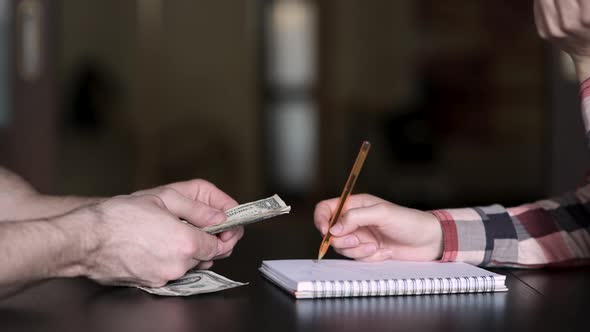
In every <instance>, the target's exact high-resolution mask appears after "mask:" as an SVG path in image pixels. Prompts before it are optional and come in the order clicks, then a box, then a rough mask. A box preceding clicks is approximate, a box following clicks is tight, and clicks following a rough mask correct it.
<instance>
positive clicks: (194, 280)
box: [138, 195, 291, 296]
mask: <svg viewBox="0 0 590 332" xmlns="http://www.w3.org/2000/svg"><path fill="white" fill-rule="evenodd" d="M290 211H291V207H290V206H288V205H286V204H285V202H284V201H283V200H282V199H281V198H280V197H279V196H278V195H274V196H272V197H268V198H265V199H261V200H259V201H255V202H250V203H246V204H242V205H239V206H236V207H235V208H233V209H230V210H227V211H226V212H225V214H227V220H226V221H224V222H222V223H220V224H217V225H212V226H208V227H205V228H203V231H205V232H207V233H209V234H217V233H221V232H224V231H227V230H230V229H232V228H236V227H240V226H243V225H247V224H251V223H254V222H258V221H261V220H264V219H269V218H272V217H276V216H278V215H281V214H285V213H289V212H290ZM244 285H247V284H246V283H241V282H237V281H233V280H230V279H228V278H225V277H223V276H220V275H219V274H217V273H215V272H212V271H208V270H191V271H188V272H187V273H186V274H185V275H184V276H182V277H181V278H180V279H177V280H173V281H170V282H169V283H167V284H166V285H164V286H163V287H159V288H149V287H138V288H139V289H142V290H144V291H146V292H148V293H150V294H155V295H161V296H189V295H195V294H202V293H212V292H218V291H221V290H224V289H229V288H234V287H239V286H244Z"/></svg>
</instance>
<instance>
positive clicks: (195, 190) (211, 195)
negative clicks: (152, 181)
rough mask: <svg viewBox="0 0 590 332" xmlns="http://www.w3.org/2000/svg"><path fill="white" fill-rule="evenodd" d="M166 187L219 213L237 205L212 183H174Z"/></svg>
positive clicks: (198, 181)
mask: <svg viewBox="0 0 590 332" xmlns="http://www.w3.org/2000/svg"><path fill="white" fill-rule="evenodd" d="M166 187H169V188H173V189H175V190H178V191H179V192H181V193H182V194H183V195H185V196H186V197H189V198H192V199H193V200H195V201H199V202H202V203H205V204H207V205H209V206H211V207H213V208H216V209H218V210H221V211H227V210H229V209H231V208H233V207H235V206H237V205H238V202H236V201H235V200H234V199H233V198H231V197H230V196H229V195H228V194H226V193H225V192H223V191H222V190H221V189H219V188H217V186H215V185H214V184H213V183H211V182H208V181H205V180H201V179H198V180H191V181H183V182H176V183H171V184H169V185H167V186H166Z"/></svg>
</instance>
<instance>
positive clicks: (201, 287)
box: [137, 270, 247, 296]
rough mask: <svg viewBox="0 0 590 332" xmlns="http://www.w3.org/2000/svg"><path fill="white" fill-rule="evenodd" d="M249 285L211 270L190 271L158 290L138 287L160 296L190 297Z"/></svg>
mask: <svg viewBox="0 0 590 332" xmlns="http://www.w3.org/2000/svg"><path fill="white" fill-rule="evenodd" d="M244 285H247V283H242V282H237V281H233V280H230V279H228V278H226V277H224V276H220V275H219V274H217V273H215V272H213V271H209V270H190V271H188V272H187V273H186V274H185V275H184V276H182V277H181V278H180V279H177V280H172V281H170V282H169V283H167V284H166V285H164V286H162V287H158V288H150V287H137V288H139V289H141V290H143V291H146V292H148V293H150V294H154V295H160V296H190V295H196V294H204V293H213V292H219V291H222V290H225V289H230V288H234V287H239V286H244Z"/></svg>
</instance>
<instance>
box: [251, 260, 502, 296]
mask: <svg viewBox="0 0 590 332" xmlns="http://www.w3.org/2000/svg"><path fill="white" fill-rule="evenodd" d="M260 271H261V272H262V274H263V275H264V276H265V277H266V278H268V279H269V280H270V281H272V282H273V283H275V284H276V285H278V286H279V287H281V288H283V289H284V290H286V291H287V292H289V293H291V294H292V295H293V296H295V297H296V298H298V299H308V298H322V297H349V296H389V295H424V294H452V293H478V292H501V291H507V290H508V288H506V285H505V281H506V277H505V276H503V275H500V274H497V273H492V272H489V271H486V270H484V269H482V268H479V267H476V266H473V265H469V264H465V263H438V262H402V261H384V262H378V263H363V262H357V261H352V260H339V259H335V260H332V259H324V260H321V261H317V260H311V259H309V260H270V261H263V262H262V266H261V267H260Z"/></svg>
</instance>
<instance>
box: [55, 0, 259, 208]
mask: <svg viewBox="0 0 590 332" xmlns="http://www.w3.org/2000/svg"><path fill="white" fill-rule="evenodd" d="M140 6H147V7H146V8H142V7H140ZM153 6H155V7H156V8H160V10H158V11H157V12H156V13H155V15H156V16H157V17H156V18H155V20H156V21H159V23H157V22H156V23H155V25H154V26H151V27H147V28H146V29H147V30H144V27H143V25H141V24H143V23H141V22H143V21H141V16H138V15H142V13H144V12H145V10H147V11H149V10H151V9H150V8H151V7H153ZM142 10H144V12H142ZM149 15H151V14H149ZM255 20H256V11H255V10H253V8H252V4H251V3H250V2H249V1H237V2H236V1H233V2H231V3H230V2H209V1H188V0H186V1H157V0H150V1H144V2H141V1H124V2H120V1H114V0H106V1H100V2H97V1H89V0H82V1H78V0H76V1H73V0H65V1H64V4H63V30H62V31H63V54H62V82H63V86H64V88H65V90H66V91H65V92H64V114H65V115H64V118H65V119H66V120H64V123H65V124H64V130H62V144H61V154H60V161H61V167H60V169H61V174H60V184H61V187H60V191H62V192H76V193H85V194H113V193H117V192H126V191H130V190H135V189H136V188H143V187H147V186H152V185H156V184H162V183H165V182H171V181H177V180H182V179H189V178H193V177H202V178H206V179H209V180H211V181H213V182H215V183H216V184H218V185H219V186H220V187H221V188H223V189H224V190H226V191H228V192H229V193H231V194H232V195H234V196H236V197H238V198H241V199H253V198H254V196H256V195H257V192H258V191H259V185H258V182H259V181H258V176H259V174H258V167H259V165H258V162H257V161H258V154H259V151H258V148H257V139H258V126H257V123H258V111H257V102H258V101H257V96H258V94H257V89H258V87H257V86H258V82H257V78H256V70H257V63H256V49H255V45H256V31H255ZM146 24H148V25H149V24H152V23H150V22H148V23H146ZM150 29H153V30H150ZM150 31H151V32H153V34H152V33H150ZM88 63H90V65H91V67H92V66H93V67H95V69H93V71H96V72H98V73H100V74H99V76H101V80H102V81H106V83H105V85H108V86H109V88H104V89H102V90H104V91H102V90H101V93H102V94H103V95H102V96H101V98H96V99H100V100H109V101H110V102H108V103H102V104H101V105H100V106H99V107H97V108H100V110H99V111H98V112H99V113H101V115H100V117H101V119H102V121H101V123H100V124H99V125H98V126H97V128H94V129H92V130H87V128H86V129H82V130H77V129H75V127H76V124H75V123H74V124H72V123H68V121H67V118H68V116H67V113H68V112H69V111H70V110H68V107H69V106H68V105H69V104H68V102H69V101H70V100H72V98H74V97H73V96H72V95H71V93H72V91H74V93H75V91H77V90H76V88H72V86H76V84H80V83H79V82H78V83H76V79H77V77H78V75H77V72H78V71H79V70H80V68H81V67H82V68H84V66H86V65H87V64H88ZM105 91H106V92H105ZM106 93H109V94H110V96H104V94H106ZM89 98H90V99H92V97H89ZM87 99H88V98H87ZM89 103H92V101H89Z"/></svg>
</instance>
